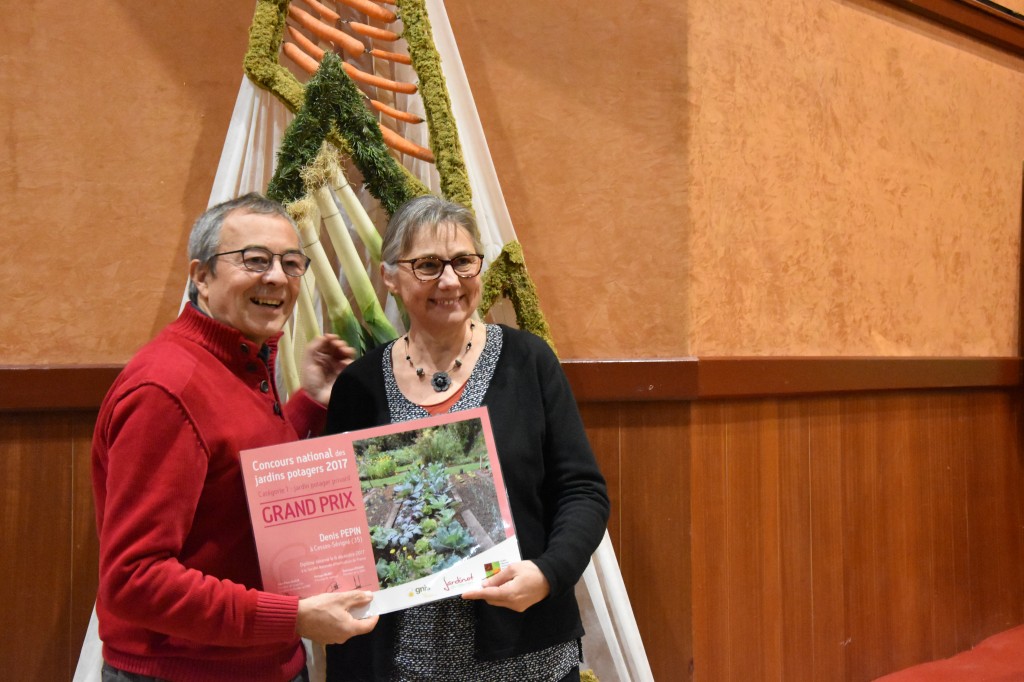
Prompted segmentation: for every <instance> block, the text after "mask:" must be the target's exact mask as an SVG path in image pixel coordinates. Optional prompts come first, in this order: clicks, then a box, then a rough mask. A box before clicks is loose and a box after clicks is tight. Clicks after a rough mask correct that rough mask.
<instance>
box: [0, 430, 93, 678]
mask: <svg viewBox="0 0 1024 682" xmlns="http://www.w3.org/2000/svg"><path fill="white" fill-rule="evenodd" d="M95 418H96V415H95V413H84V414H83V413H59V414H24V413H23V414H19V413H6V414H0V472H2V478H3V481H2V485H0V504H2V508H3V515H2V518H3V520H2V523H3V538H4V544H5V550H4V552H3V553H2V558H0V584H3V585H4V586H5V592H4V594H5V596H4V598H3V599H2V600H0V620H2V621H3V622H5V623H8V624H16V625H17V626H16V627H8V628H5V634H4V637H0V665H2V666H3V669H4V670H10V669H12V667H13V666H15V665H17V666H18V667H17V669H18V670H19V671H20V672H19V679H25V680H39V681H44V680H62V679H70V678H71V674H72V672H73V671H74V666H75V664H76V663H77V662H78V651H79V649H80V647H81V641H82V635H83V634H84V632H85V624H86V623H87V622H88V617H89V613H90V611H91V608H92V601H93V598H94V596H95V589H96V578H95V574H96V569H95V565H96V542H95V532H91V536H92V537H91V538H90V537H89V535H90V523H91V521H88V520H86V519H84V518H82V517H83V516H84V515H90V516H91V513H92V500H91V493H90V492H89V490H90V489H89V487H88V480H87V476H88V472H87V471H86V473H85V474H84V476H85V477H86V478H85V480H83V478H82V476H83V474H82V472H81V465H82V463H84V464H86V465H87V464H88V461H89V460H88V443H89V435H90V434H91V432H92V423H93V422H94V421H95ZM83 452H84V459H83V457H82V453H83ZM83 494H84V495H85V496H84V497H83Z"/></svg>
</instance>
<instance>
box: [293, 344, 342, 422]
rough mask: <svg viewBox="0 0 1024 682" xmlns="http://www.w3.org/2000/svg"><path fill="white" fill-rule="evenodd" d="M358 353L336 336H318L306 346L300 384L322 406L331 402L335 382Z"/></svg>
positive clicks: (300, 371)
mask: <svg viewBox="0 0 1024 682" xmlns="http://www.w3.org/2000/svg"><path fill="white" fill-rule="evenodd" d="M355 356H356V352H355V351H354V350H352V347H351V346H349V345H348V344H347V343H345V342H344V341H342V340H341V339H340V338H339V337H338V336H336V335H334V334H324V335H323V336H318V337H316V338H315V339H313V340H312V341H310V342H309V343H308V344H307V345H306V351H305V353H304V354H303V357H302V367H300V368H299V383H300V384H302V388H303V389H304V390H305V391H306V393H308V394H309V396H310V397H311V398H312V399H313V400H316V401H317V402H318V403H320V404H321V405H326V404H327V403H329V402H330V400H331V389H332V388H333V387H334V380H335V379H337V378H338V375H339V374H341V370H343V369H345V367H347V366H348V364H349V363H350V362H352V359H353V358H355Z"/></svg>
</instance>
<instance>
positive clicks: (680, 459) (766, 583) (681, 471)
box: [582, 390, 1024, 682]
mask: <svg viewBox="0 0 1024 682" xmlns="http://www.w3.org/2000/svg"><path fill="white" fill-rule="evenodd" d="M1017 402H1018V397H1017V395H1016V394H1015V393H1014V392H1012V391H999V390H986V391H974V390H957V391H901V392H891V393H875V394H855V395H845V396H822V397H802V398H785V399H758V400H718V401H712V400H702V401H694V402H685V401H684V402H671V403H659V402H653V403H643V402H634V403H601V404H597V405H595V404H584V405H583V408H582V411H583V415H584V420H585V422H586V423H587V425H588V431H589V432H590V434H591V437H592V439H593V441H594V443H595V449H596V450H597V451H598V453H599V458H600V460H601V465H602V467H603V468H604V470H605V471H606V473H607V474H608V478H609V483H610V486H611V489H612V491H613V492H612V495H613V499H614V500H615V510H614V512H613V517H614V518H613V529H614V530H613V540H614V542H615V547H616V550H617V552H618V554H619V563H620V566H621V567H622V572H623V578H624V580H625V582H626V586H627V589H628V591H629V593H630V597H631V601H632V605H633V609H634V613H635V614H636V618H637V622H638V626H639V628H640V632H641V635H642V636H643V639H644V643H645V647H646V649H647V653H648V656H649V659H650V662H651V666H652V668H653V670H654V673H655V679H684V678H685V675H683V673H682V672H681V671H686V670H688V669H689V666H690V664H691V656H692V664H693V673H692V679H694V680H698V681H703V680H708V681H713V682H718V681H720V680H749V679H781V680H786V681H787V682H790V681H797V682H799V681H802V680H807V681H809V682H810V681H816V680H823V679H827V680H847V681H850V682H860V681H863V680H871V679H874V678H875V677H878V676H880V675H882V674H885V673H888V672H892V671H894V670H897V669H900V668H903V667H906V666H909V665H912V664H914V663H917V662H921V661H925V660H932V659H936V658H942V657H946V656H949V655H952V654H953V653H955V652H957V651H960V650H963V649H966V648H969V647H970V646H971V645H973V644H974V643H977V642H978V641H980V640H981V639H983V638H984V637H986V636H988V635H990V634H992V633H994V632H997V631H999V630H1003V629H1006V628H1008V627H1011V626H1013V625H1016V624H1019V623H1021V622H1024V572H1022V565H1024V561H1022V552H1024V531H1022V528H1024V518H1022V513H1024V508H1022V501H1021V500H1022V496H1021V494H1020V491H1021V490H1024V468H1022V465H1021V455H1020V438H1019V435H1018V432H1017V409H1018V404H1017ZM616 424H618V425H619V426H618V433H619V436H618V438H616V437H615V425H616ZM687 468H688V471H687ZM684 508H688V509H689V525H690V546H689V547H688V548H687V547H686V541H685V537H686V536H685V534H684V533H680V532H679V531H680V523H681V520H682V518H683V514H682V513H681V510H682V509H684ZM672 537H675V538H681V540H682V541H681V542H680V543H678V546H677V545H676V543H666V540H667V539H668V538H672ZM687 571H688V572H689V573H690V586H689V587H687V586H686V585H683V584H681V582H680V579H681V577H682V574H683V573H684V572H687Z"/></svg>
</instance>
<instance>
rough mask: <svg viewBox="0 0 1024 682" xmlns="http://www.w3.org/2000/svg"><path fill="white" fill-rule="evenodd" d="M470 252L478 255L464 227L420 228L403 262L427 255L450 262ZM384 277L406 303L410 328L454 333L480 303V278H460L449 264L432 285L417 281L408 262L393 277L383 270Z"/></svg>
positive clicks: (401, 264) (404, 254) (392, 290)
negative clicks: (452, 331)
mask: <svg viewBox="0 0 1024 682" xmlns="http://www.w3.org/2000/svg"><path fill="white" fill-rule="evenodd" d="M470 253H476V249H475V248H474V246H473V240H472V238H470V236H469V234H467V233H466V231H465V230H463V229H462V228H461V227H458V226H455V225H452V224H450V223H449V224H443V225H438V226H437V229H436V230H434V229H431V227H430V226H429V225H427V226H420V227H419V228H417V230H416V234H415V237H414V239H413V242H412V246H411V248H410V249H409V252H408V253H403V254H402V257H401V259H400V260H410V259H413V258H425V257H427V256H433V257H435V258H440V259H441V260H451V259H452V258H455V257H456V256H463V255H466V254H470ZM382 275H383V278H384V283H385V284H386V285H387V287H388V290H389V291H390V292H391V293H392V294H395V295H396V296H399V297H401V299H402V302H403V303H404V304H405V308H406V310H407V311H408V312H409V326H410V328H413V327H419V328H421V329H423V330H431V331H434V332H435V333H444V332H445V331H446V330H449V329H450V330H455V329H457V328H459V327H460V326H461V325H463V324H465V322H466V320H468V319H469V318H470V317H471V316H472V315H473V312H474V311H475V310H476V308H477V306H478V305H479V304H480V295H481V292H480V275H479V274H478V275H476V276H475V277H468V278H464V277H459V276H458V275H456V274H455V272H454V271H453V270H452V268H451V266H450V265H446V266H445V267H444V269H443V270H442V271H441V276H440V277H438V278H437V279H435V280H431V281H429V282H422V281H420V280H418V279H417V278H416V276H415V275H414V274H413V272H412V267H411V266H410V264H408V263H399V264H398V271H397V272H395V273H394V274H388V272H387V271H386V270H383V269H382Z"/></svg>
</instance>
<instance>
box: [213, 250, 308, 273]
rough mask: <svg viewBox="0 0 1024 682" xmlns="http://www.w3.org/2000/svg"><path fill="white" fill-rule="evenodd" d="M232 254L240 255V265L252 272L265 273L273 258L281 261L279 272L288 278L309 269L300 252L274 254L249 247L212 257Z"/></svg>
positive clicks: (216, 255) (272, 262)
mask: <svg viewBox="0 0 1024 682" xmlns="http://www.w3.org/2000/svg"><path fill="white" fill-rule="evenodd" d="M233 253H240V254H242V265H243V266H244V267H245V269H246V270H250V271H252V272H266V271H267V270H269V269H270V268H271V266H273V264H274V256H277V257H278V258H280V259H281V270H283V271H284V274H286V275H288V276H289V277H302V275H304V274H305V273H306V268H308V267H309V258H308V257H307V256H306V254H304V253H302V252H301V251H285V252H284V253H274V252H273V251H271V250H270V249H265V248H263V247H262V246H250V247H247V248H244V249H236V250H234V251H224V252H223V253H215V254H213V257H214V258H218V257H220V256H230V255H231V254H233Z"/></svg>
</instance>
